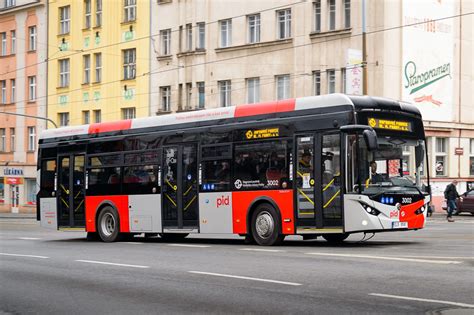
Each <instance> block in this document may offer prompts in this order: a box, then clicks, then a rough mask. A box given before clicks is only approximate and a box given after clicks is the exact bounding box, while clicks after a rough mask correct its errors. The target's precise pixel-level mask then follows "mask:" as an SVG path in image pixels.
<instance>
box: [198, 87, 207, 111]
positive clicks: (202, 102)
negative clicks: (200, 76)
mask: <svg viewBox="0 0 474 315" xmlns="http://www.w3.org/2000/svg"><path fill="white" fill-rule="evenodd" d="M196 86H197V90H198V108H199V109H203V108H204V107H205V106H206V105H205V104H206V95H205V94H204V93H205V84H204V82H196Z"/></svg>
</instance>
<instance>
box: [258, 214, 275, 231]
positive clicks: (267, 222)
mask: <svg viewBox="0 0 474 315" xmlns="http://www.w3.org/2000/svg"><path fill="white" fill-rule="evenodd" d="M255 229H256V230H257V234H258V236H260V237H261V238H268V237H270V235H272V233H273V230H274V229H275V222H274V221H273V217H272V215H271V214H270V213H269V212H267V211H263V212H261V213H260V214H259V215H258V216H257V219H256V220H255Z"/></svg>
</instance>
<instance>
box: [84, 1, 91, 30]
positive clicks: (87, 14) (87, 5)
mask: <svg viewBox="0 0 474 315" xmlns="http://www.w3.org/2000/svg"><path fill="white" fill-rule="evenodd" d="M91 18H92V15H91V0H84V27H85V28H90V27H91V24H92V23H91Z"/></svg>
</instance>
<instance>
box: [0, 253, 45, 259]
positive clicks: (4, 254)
mask: <svg viewBox="0 0 474 315" xmlns="http://www.w3.org/2000/svg"><path fill="white" fill-rule="evenodd" d="M0 255H3V256H17V257H29V258H41V259H46V258H49V257H46V256H37V255H22V254H7V253H0Z"/></svg>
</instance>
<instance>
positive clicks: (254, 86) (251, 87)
mask: <svg viewBox="0 0 474 315" xmlns="http://www.w3.org/2000/svg"><path fill="white" fill-rule="evenodd" d="M258 102H260V79H259V78H250V79H247V103H248V104H253V103H258Z"/></svg>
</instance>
